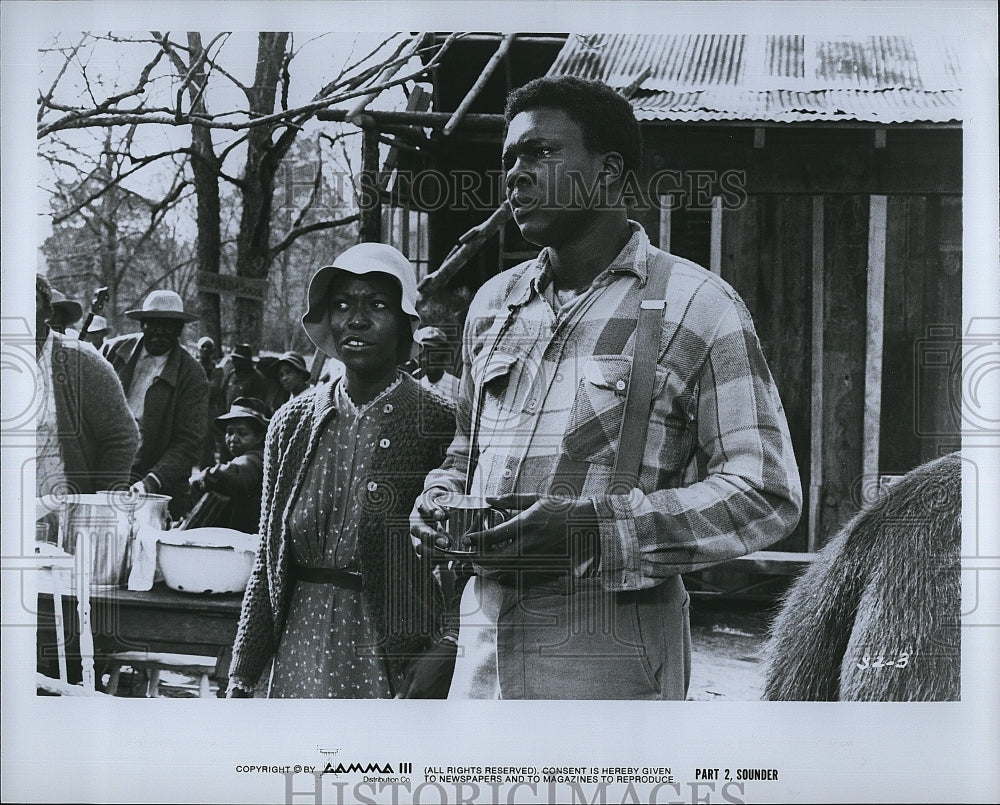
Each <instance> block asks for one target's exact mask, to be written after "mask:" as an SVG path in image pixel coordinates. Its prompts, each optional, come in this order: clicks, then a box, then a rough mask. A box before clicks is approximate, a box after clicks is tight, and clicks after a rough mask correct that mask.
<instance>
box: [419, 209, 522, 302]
mask: <svg viewBox="0 0 1000 805" xmlns="http://www.w3.org/2000/svg"><path fill="white" fill-rule="evenodd" d="M511 217H512V213H511V209H510V204H508V203H507V202H506V201H505V202H504V203H503V204H501V205H500V206H499V207H498V208H497V209H496V210H495V211H494V212H493V213H492V214H491V215H490V217H489V218H487V219H486V220H485V221H483V222H482V223H481V224H479V225H478V226H474V227H472V229H470V230H469V231H468V232H466V233H465V234H464V235H462V237H461V238H459V242H458V244H456V246H455V248H453V249H452V250H451V251H450V252H449V253H448V256H447V257H445V258H444V260H443V261H442V263H441V265H440V266H438V268H437V270H436V271H433V272H432V273H430V274H428V275H427V276H426V277H424V278H423V280H421V281H420V283H419V285H417V290H418V291H419V292H420V294H421V295H423V296H428V295H430V294H433V293H435V292H436V291H437V290H438V289H439V288H441V287H443V286H444V285H445V284H446V283H447V282H448V280H449V279H451V277H452V276H454V274H455V272H457V271H458V270H459V269H460V268H461V267H462V266H464V265H465V264H466V263H467V262H468V261H469V259H470V258H471V257H472V256H473V255H474V254H475V253H476V252H478V251H479V250H480V249H481V248H482V246H483V244H484V243H485V242H486V241H487V240H488V239H489V238H491V237H493V235H495V234H497V232H499V231H500V230H501V229H502V228H503V226H504V224H506V223H507V222H508V221H509V220H510V219H511Z"/></svg>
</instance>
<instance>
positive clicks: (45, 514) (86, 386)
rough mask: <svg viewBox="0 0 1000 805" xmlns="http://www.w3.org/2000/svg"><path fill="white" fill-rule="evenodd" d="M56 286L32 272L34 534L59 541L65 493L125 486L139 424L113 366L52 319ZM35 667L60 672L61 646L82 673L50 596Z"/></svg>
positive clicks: (74, 641) (75, 675) (71, 673)
mask: <svg viewBox="0 0 1000 805" xmlns="http://www.w3.org/2000/svg"><path fill="white" fill-rule="evenodd" d="M53 313H54V312H53V309H52V288H51V286H50V285H49V282H48V280H47V279H46V278H45V277H43V276H42V275H40V274H36V275H35V358H36V360H37V365H38V374H37V385H36V389H37V391H38V392H39V394H38V398H39V400H40V402H39V405H38V408H37V419H36V426H35V427H36V442H35V496H36V512H35V517H36V525H35V538H36V540H39V541H40V542H45V543H54V544H60V543H59V525H60V524H59V507H60V504H61V502H62V501H63V500H65V498H66V496H67V495H72V494H92V493H94V492H101V491H104V490H108V489H118V488H124V487H126V486H127V485H128V483H129V479H130V471H131V469H132V462H133V460H134V459H135V453H136V449H137V447H138V445H139V429H138V427H136V423H135V419H134V418H133V417H132V412H131V411H129V408H128V404H127V403H126V402H125V394H124V392H123V391H122V386H121V383H120V382H118V377H117V376H116V375H115V373H114V370H112V368H111V367H110V366H109V365H108V362H107V361H105V360H104V359H103V358H102V357H101V356H100V354H99V353H98V352H97V351H96V350H95V349H94V348H93V347H92V346H91V345H90V344H88V343H86V342H85V341H79V340H77V339H70V338H66V337H65V336H64V335H62V334H61V333H58V332H56V331H55V330H53V329H52V328H51V327H50V326H49V320H50V319H51V318H52V316H53ZM38 603H39V609H38V611H37V613H38V614H37V626H36V657H37V659H36V668H37V670H38V671H39V672H40V673H43V674H45V675H46V676H50V677H55V676H59V668H58V665H57V663H56V656H57V650H56V647H57V645H60V644H61V645H62V646H63V650H64V651H65V656H67V657H68V658H69V662H68V665H67V673H68V678H69V681H70V682H71V683H75V682H76V681H78V680H79V679H80V675H81V665H80V662H79V652H80V648H79V639H78V637H77V636H76V635H75V634H73V633H72V630H71V634H70V635H69V637H68V639H67V636H66V635H59V636H58V637H57V634H56V632H55V630H54V628H53V625H54V624H55V623H57V622H58V621H56V619H55V613H54V611H53V605H52V600H51V598H48V599H44V600H43V599H39V602H38Z"/></svg>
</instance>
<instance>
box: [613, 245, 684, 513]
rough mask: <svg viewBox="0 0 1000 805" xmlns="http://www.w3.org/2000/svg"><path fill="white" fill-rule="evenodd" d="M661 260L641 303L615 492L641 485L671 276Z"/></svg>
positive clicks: (652, 264) (651, 272) (651, 266)
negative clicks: (640, 470) (661, 333)
mask: <svg viewBox="0 0 1000 805" xmlns="http://www.w3.org/2000/svg"><path fill="white" fill-rule="evenodd" d="M658 262H659V261H656V262H654V261H652V260H651V261H650V262H649V274H648V278H647V280H646V288H645V292H644V293H643V295H642V301H641V302H640V303H639V320H638V322H637V324H636V329H635V348H634V351H633V353H632V370H631V373H630V374H629V382H628V391H627V392H626V393H625V412H624V415H623V416H622V423H621V427H620V429H619V432H618V455H617V456H616V457H615V474H614V480H613V481H612V489H610V490H609V491H610V492H611V493H612V494H624V493H625V492H627V491H628V490H629V489H632V488H633V487H635V486H638V485H639V467H640V464H641V461H642V452H643V448H644V447H645V446H646V433H647V431H648V430H649V407H650V403H651V401H652V399H653V383H654V381H655V379H656V359H657V356H658V353H659V351H660V331H661V326H662V322H663V310H664V308H665V307H666V290H667V280H668V279H669V278H670V263H667V265H666V266H665V267H664V268H663V269H660V270H657V269H659V268H660V267H659V266H658V265H657V264H656V263H658Z"/></svg>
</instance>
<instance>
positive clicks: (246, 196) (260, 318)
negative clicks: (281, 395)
mask: <svg viewBox="0 0 1000 805" xmlns="http://www.w3.org/2000/svg"><path fill="white" fill-rule="evenodd" d="M287 42H288V34H287V33H261V34H260V35H259V37H258V39H257V71H256V75H255V77H254V85H253V87H252V88H251V89H250V90H248V92H247V95H248V98H249V101H250V113H251V115H269V114H271V113H273V112H274V100H275V95H276V93H277V87H278V81H279V80H280V78H281V71H282V67H283V60H284V55H285V46H286V44H287ZM271 137H272V129H270V128H264V127H257V128H252V129H250V131H249V133H248V135H247V161H246V168H245V170H244V173H243V176H242V183H243V184H242V200H243V205H242V206H243V208H242V210H241V215H240V228H239V234H238V235H237V240H236V275H237V276H238V277H242V278H245V279H248V280H251V283H250V287H251V288H252V287H265V288H266V281H267V273H268V268H269V267H270V263H271V255H270V251H269V247H270V236H271V205H272V200H273V197H274V176H275V173H276V172H277V169H278V166H279V165H280V164H281V158H282V156H284V153H285V151H287V146H285V147H284V148H276V147H275V146H274V144H273V143H272V140H271ZM289 142H290V140H289ZM260 294H261V295H260V296H257V297H253V296H237V297H236V305H235V310H236V340H237V342H240V343H243V342H245V343H248V344H250V345H251V347H253V348H258V347H259V345H260V339H261V332H262V330H263V323H264V300H263V294H264V291H263V290H262V291H261V292H260Z"/></svg>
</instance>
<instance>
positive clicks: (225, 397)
mask: <svg viewBox="0 0 1000 805" xmlns="http://www.w3.org/2000/svg"><path fill="white" fill-rule="evenodd" d="M256 363H257V361H256V359H255V358H254V354H253V348H252V347H251V346H250V345H249V344H237V345H236V346H235V347H233V349H232V350H231V351H230V352H229V354H228V355H226V358H225V363H224V366H223V376H222V390H221V395H220V397H219V406H220V408H221V409H222V411H220V413H222V412H225V411H228V410H229V409H230V408H231V407H232V404H233V401H234V400H236V399H237V398H238V397H253V398H254V399H257V400H267V399H268V398H269V397H270V396H271V395H270V390H269V389H268V382H267V378H266V377H264V376H263V375H262V374H261V373H260V372H258V371H257V366H256ZM217 415H218V414H216V416H217ZM215 435H216V444H215V446H216V449H217V450H218V451H219V458H220V459H221V460H222V461H228V460H229V459H231V458H232V457H233V456H232V454H231V453H230V452H229V448H228V447H227V446H226V441H225V439H222V438H221V437H220V436H219V434H218V433H216V434H215Z"/></svg>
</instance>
